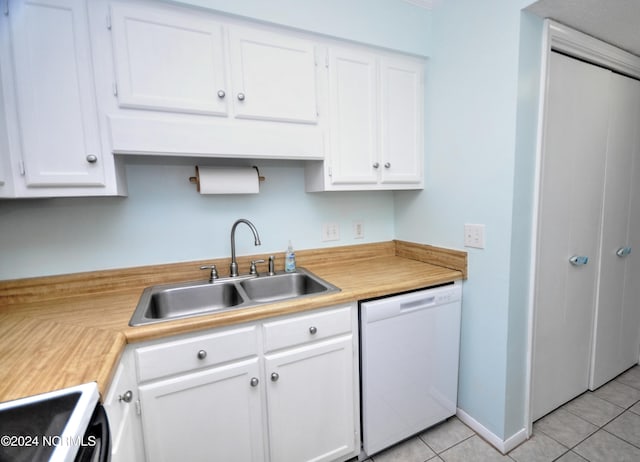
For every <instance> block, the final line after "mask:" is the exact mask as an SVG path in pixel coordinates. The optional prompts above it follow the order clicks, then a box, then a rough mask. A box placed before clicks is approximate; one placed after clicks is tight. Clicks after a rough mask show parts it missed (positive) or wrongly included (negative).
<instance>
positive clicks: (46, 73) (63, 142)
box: [9, 0, 105, 187]
mask: <svg viewBox="0 0 640 462" xmlns="http://www.w3.org/2000/svg"><path fill="white" fill-rule="evenodd" d="M9 11H10V14H9V24H10V31H11V44H12V57H13V66H14V73H15V82H14V86H15V91H16V101H17V116H18V119H19V127H20V128H19V132H20V135H19V138H20V140H19V143H20V146H21V148H22V149H21V152H22V158H23V161H24V175H25V180H26V185H27V186H29V187H33V186H67V185H69V186H82V185H86V186H103V185H104V184H105V177H104V167H103V165H104V162H103V159H101V147H100V133H99V126H98V113H97V108H96V102H95V88H94V81H93V68H92V60H91V50H90V45H89V30H88V25H87V12H86V4H85V2H84V1H82V0H38V1H28V0H23V1H13V2H10V4H9Z"/></svg>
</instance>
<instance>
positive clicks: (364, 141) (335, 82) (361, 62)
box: [329, 48, 381, 185]
mask: <svg viewBox="0 0 640 462" xmlns="http://www.w3.org/2000/svg"><path fill="white" fill-rule="evenodd" d="M376 69H377V67H376V57H375V56H374V55H373V54H369V53H366V52H360V51H355V50H349V49H339V48H332V49H330V50H329V98H330V102H329V106H330V118H331V122H330V127H331V128H330V133H331V153H330V157H331V172H330V176H331V183H332V184H356V185H362V184H376V183H377V182H378V172H379V170H380V168H381V165H380V163H379V161H378V137H377V131H378V130H377V127H378V125H377V117H378V104H377V78H376V73H377V72H376Z"/></svg>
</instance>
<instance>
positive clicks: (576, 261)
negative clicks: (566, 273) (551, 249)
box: [569, 255, 589, 266]
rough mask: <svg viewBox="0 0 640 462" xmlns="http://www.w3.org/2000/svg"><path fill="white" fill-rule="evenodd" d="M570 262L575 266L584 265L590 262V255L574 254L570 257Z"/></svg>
mask: <svg viewBox="0 0 640 462" xmlns="http://www.w3.org/2000/svg"><path fill="white" fill-rule="evenodd" d="M569 262H570V263H571V264H572V265H574V266H583V265H586V264H587V263H589V257H587V256H584V255H573V256H572V257H571V258H569Z"/></svg>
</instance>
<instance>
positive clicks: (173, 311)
mask: <svg viewBox="0 0 640 462" xmlns="http://www.w3.org/2000/svg"><path fill="white" fill-rule="evenodd" d="M244 302H245V299H244V298H243V296H242V295H241V294H240V292H239V290H238V288H237V287H236V285H235V284H233V283H228V284H209V283H207V282H202V281H199V282H197V283H187V284H180V285H167V286H154V287H149V288H147V289H145V291H144V292H143V293H142V297H141V298H140V302H139V303H138V308H137V309H136V312H135V313H134V318H132V319H131V322H130V324H131V325H139V324H146V323H148V322H153V321H154V320H164V319H176V318H185V317H189V316H194V315H198V314H204V313H212V312H215V311H222V310H227V309H229V308H232V307H235V306H238V305H241V304H242V303H244ZM136 315H138V316H136ZM134 322H135V323H134Z"/></svg>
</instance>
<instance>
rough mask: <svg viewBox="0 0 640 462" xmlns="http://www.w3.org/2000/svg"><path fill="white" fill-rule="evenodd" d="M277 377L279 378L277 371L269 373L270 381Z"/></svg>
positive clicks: (275, 380) (275, 379)
mask: <svg viewBox="0 0 640 462" xmlns="http://www.w3.org/2000/svg"><path fill="white" fill-rule="evenodd" d="M279 378H280V374H278V373H277V372H272V373H271V381H272V382H277V381H278V379H279Z"/></svg>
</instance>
